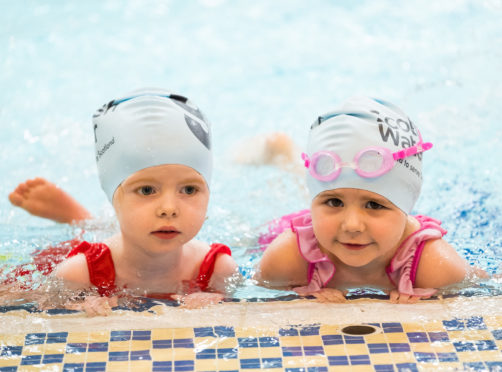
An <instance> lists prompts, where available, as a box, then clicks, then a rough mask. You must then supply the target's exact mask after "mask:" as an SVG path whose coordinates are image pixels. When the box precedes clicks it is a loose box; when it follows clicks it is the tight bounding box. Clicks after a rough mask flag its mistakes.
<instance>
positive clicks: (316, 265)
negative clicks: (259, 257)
mask: <svg viewBox="0 0 502 372" xmlns="http://www.w3.org/2000/svg"><path fill="white" fill-rule="evenodd" d="M291 230H292V231H293V232H294V233H295V234H296V239H297V244H298V249H299V251H300V254H301V255H302V257H303V259H304V260H305V261H307V262H308V278H307V279H308V282H309V284H308V285H306V286H304V287H297V288H295V289H294V290H295V291H296V292H297V293H298V294H307V293H312V292H316V291H318V290H320V289H321V288H323V287H325V286H326V285H327V284H328V282H329V281H330V280H331V278H333V275H334V274H335V265H334V264H333V263H332V262H331V261H330V259H329V258H328V257H327V256H326V255H325V254H324V253H323V252H322V251H321V250H320V249H319V246H318V245H317V239H316V237H315V235H314V229H313V227H312V217H311V216H310V213H309V212H307V213H303V214H301V215H298V216H296V217H295V218H293V219H291Z"/></svg>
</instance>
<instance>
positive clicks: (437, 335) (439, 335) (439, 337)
mask: <svg viewBox="0 0 502 372" xmlns="http://www.w3.org/2000/svg"><path fill="white" fill-rule="evenodd" d="M428 335H429V339H430V340H431V342H435V341H441V342H448V341H450V338H449V337H448V333H446V332H428Z"/></svg>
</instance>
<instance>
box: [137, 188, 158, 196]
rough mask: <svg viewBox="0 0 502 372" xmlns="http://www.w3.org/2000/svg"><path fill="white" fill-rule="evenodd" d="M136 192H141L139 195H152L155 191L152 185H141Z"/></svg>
mask: <svg viewBox="0 0 502 372" xmlns="http://www.w3.org/2000/svg"><path fill="white" fill-rule="evenodd" d="M138 192H139V193H140V194H141V195H152V194H154V193H155V189H154V188H153V187H152V186H141V187H140V188H139V189H138Z"/></svg>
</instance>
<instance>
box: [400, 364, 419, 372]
mask: <svg viewBox="0 0 502 372" xmlns="http://www.w3.org/2000/svg"><path fill="white" fill-rule="evenodd" d="M396 368H397V371H398V372H418V368H417V364H416V363H398V364H396Z"/></svg>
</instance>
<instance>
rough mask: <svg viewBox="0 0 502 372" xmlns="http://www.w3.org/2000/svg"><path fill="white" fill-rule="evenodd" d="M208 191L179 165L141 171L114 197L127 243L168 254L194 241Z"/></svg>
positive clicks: (197, 177) (196, 176) (194, 174)
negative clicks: (167, 252)
mask: <svg viewBox="0 0 502 372" xmlns="http://www.w3.org/2000/svg"><path fill="white" fill-rule="evenodd" d="M208 201H209V190H208V188H207V185H206V182H205V181H204V178H203V177H202V176H201V175H200V174H199V173H197V172H196V171H195V170H193V169H192V168H190V167H187V166H184V165H177V164H169V165H159V166H156V167H150V168H146V169H142V170H141V171H139V172H136V173H134V174H132V175H131V176H129V177H128V178H127V179H126V180H125V181H124V182H123V183H122V184H121V186H119V188H118V189H117V191H116V192H115V196H114V203H113V205H114V207H115V212H116V214H117V218H118V221H119V223H120V229H121V231H122V236H123V238H124V243H127V244H131V243H132V244H133V245H135V246H138V247H141V248H142V249H146V250H149V251H152V252H159V253H161V252H165V251H170V250H172V249H176V248H179V247H181V246H182V245H183V244H185V243H187V242H188V241H190V240H192V239H193V238H194V237H195V235H196V234H197V233H198V232H199V230H200V229H201V227H202V224H203V223H204V219H205V216H206V211H207V205H208Z"/></svg>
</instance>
